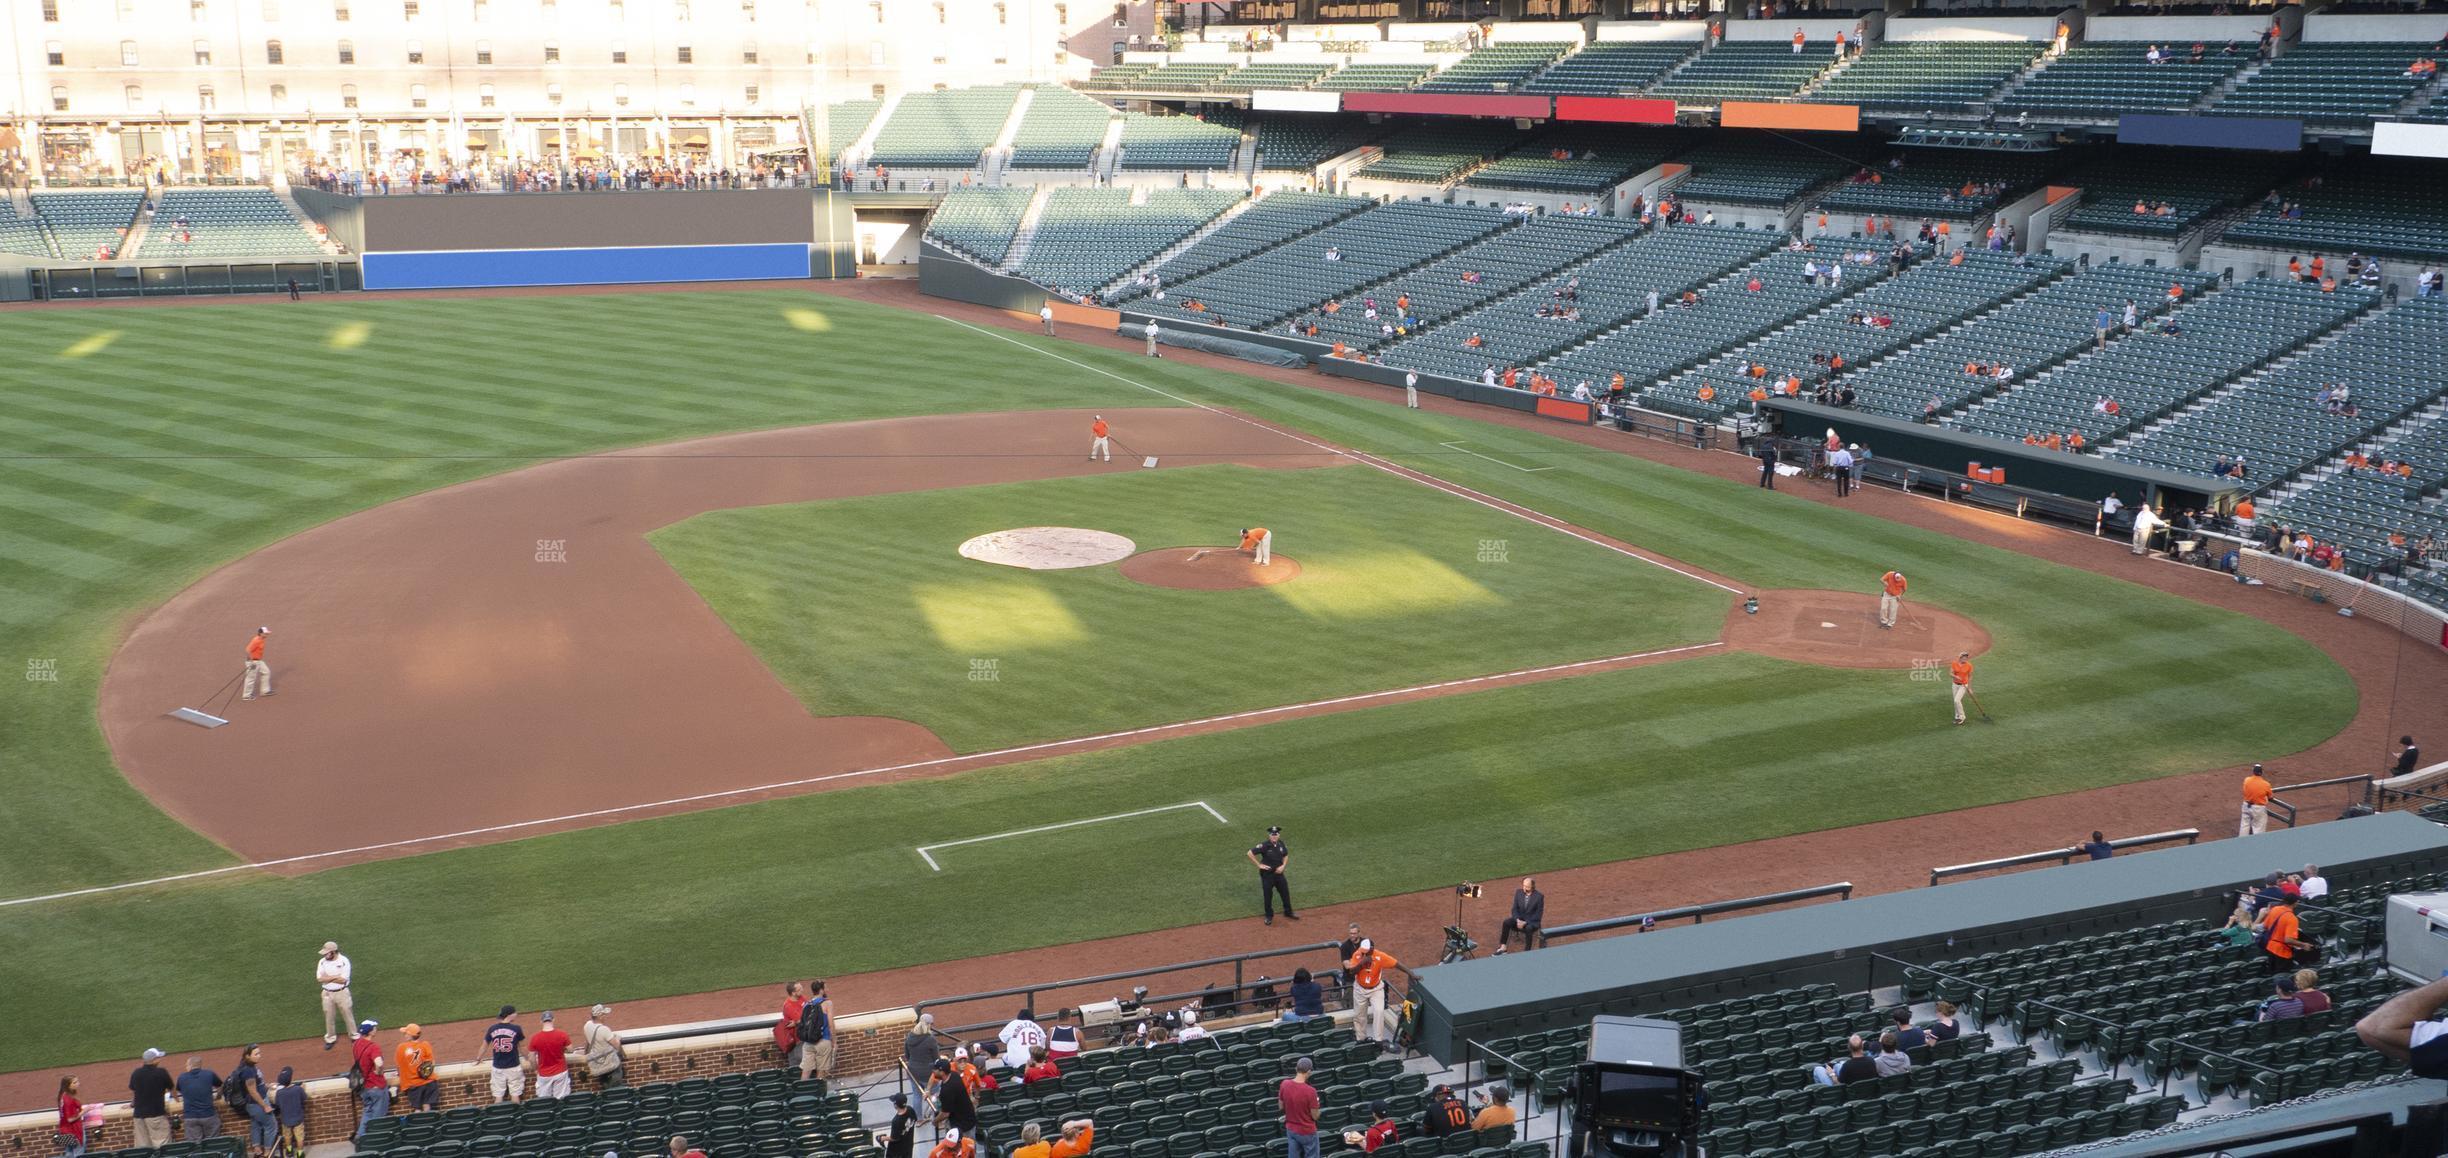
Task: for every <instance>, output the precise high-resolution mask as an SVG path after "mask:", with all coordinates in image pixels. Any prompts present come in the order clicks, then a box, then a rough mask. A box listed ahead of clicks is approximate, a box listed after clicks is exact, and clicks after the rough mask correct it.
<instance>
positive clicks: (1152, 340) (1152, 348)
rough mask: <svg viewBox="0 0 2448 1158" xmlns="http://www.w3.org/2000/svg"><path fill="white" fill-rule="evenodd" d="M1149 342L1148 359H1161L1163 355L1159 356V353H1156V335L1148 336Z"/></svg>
mask: <svg viewBox="0 0 2448 1158" xmlns="http://www.w3.org/2000/svg"><path fill="white" fill-rule="evenodd" d="M1147 340H1148V352H1147V356H1148V357H1150V358H1155V357H1161V355H1159V354H1157V352H1156V335H1154V334H1149V335H1148V336H1147Z"/></svg>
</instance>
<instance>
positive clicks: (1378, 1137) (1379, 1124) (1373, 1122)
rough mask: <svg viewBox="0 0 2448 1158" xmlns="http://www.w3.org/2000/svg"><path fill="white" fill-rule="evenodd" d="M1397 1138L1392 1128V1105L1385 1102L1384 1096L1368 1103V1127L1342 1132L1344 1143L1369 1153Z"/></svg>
mask: <svg viewBox="0 0 2448 1158" xmlns="http://www.w3.org/2000/svg"><path fill="white" fill-rule="evenodd" d="M1397 1140H1398V1139H1397V1138H1396V1136H1395V1129H1394V1107H1393V1106H1391V1105H1389V1104H1387V1102H1386V1100H1385V1099H1384V1098H1379V1099H1377V1100H1376V1101H1373V1102H1370V1103H1369V1127H1368V1129H1366V1130H1347V1131H1344V1134H1343V1144H1344V1145H1346V1146H1356V1147H1358V1148H1360V1149H1361V1150H1363V1151H1366V1152H1368V1153H1371V1154H1374V1153H1376V1152H1377V1148H1378V1147H1380V1146H1384V1145H1385V1144H1387V1143H1389V1142H1394V1141H1397Z"/></svg>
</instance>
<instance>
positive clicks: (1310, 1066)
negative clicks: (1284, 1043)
mask: <svg viewBox="0 0 2448 1158" xmlns="http://www.w3.org/2000/svg"><path fill="white" fill-rule="evenodd" d="M1316 1068H1317V1059H1316V1058H1311V1057H1304V1058H1302V1059H1300V1060H1299V1061H1296V1062H1293V1063H1292V1069H1293V1071H1294V1072H1295V1073H1304V1074H1305V1073H1308V1072H1309V1071H1311V1070H1314V1069H1316Z"/></svg>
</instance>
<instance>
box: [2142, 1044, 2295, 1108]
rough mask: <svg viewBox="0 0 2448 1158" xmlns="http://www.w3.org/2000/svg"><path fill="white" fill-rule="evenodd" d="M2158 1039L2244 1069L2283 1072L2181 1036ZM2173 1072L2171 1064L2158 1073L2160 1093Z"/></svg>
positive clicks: (2146, 1074) (2164, 1091) (2271, 1072)
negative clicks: (2223, 1060)
mask: <svg viewBox="0 0 2448 1158" xmlns="http://www.w3.org/2000/svg"><path fill="white" fill-rule="evenodd" d="M2160 1040H2162V1041H2165V1042H2167V1043H2168V1047H2169V1048H2171V1049H2189V1050H2192V1051H2193V1052H2195V1053H2197V1054H2200V1055H2202V1056H2203V1057H2215V1058H2223V1059H2225V1060H2227V1061H2231V1062H2234V1063H2235V1064H2237V1065H2240V1066H2243V1067H2244V1068H2246V1069H2253V1070H2259V1071H2261V1072H2262V1073H2265V1074H2275V1073H2283V1072H2284V1071H2282V1070H2278V1069H2273V1068H2271V1067H2269V1066H2265V1065H2262V1064H2261V1063H2260V1062H2256V1061H2246V1060H2244V1059H2243V1058H2240V1057H2237V1056H2235V1055H2234V1054H2231V1053H2221V1052H2219V1051H2218V1050H2215V1049H2211V1048H2210V1047H2208V1046H2205V1045H2195V1044H2193V1043H2192V1042H2189V1041H2186V1040H2185V1039H2183V1038H2181V1037H2170V1038H2161V1039H2160ZM2175 1073H2176V1071H2175V1067H2173V1066H2171V1067H2169V1068H2168V1069H2167V1070H2165V1071H2164V1072H2162V1073H2161V1074H2160V1075H2159V1092H2160V1093H2161V1094H2165V1093H2167V1089H2168V1079H2169V1078H2171V1077H2174V1076H2175ZM2149 1076H2150V1071H2148V1070H2144V1071H2143V1077H2144V1078H2146V1079H2147V1078H2148V1077H2149ZM2178 1096H2180V1097H2181V1096H2182V1095H2178ZM2204 1104H2207V1103H2204Z"/></svg>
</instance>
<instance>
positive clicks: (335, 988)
mask: <svg viewBox="0 0 2448 1158" xmlns="http://www.w3.org/2000/svg"><path fill="white" fill-rule="evenodd" d="M352 972H354V970H353V969H352V967H351V966H350V965H349V959H348V958H347V957H346V956H343V955H342V954H341V952H340V943H339V942H337V941H325V942H323V952H322V955H321V956H320V957H318V958H317V959H316V960H315V985H316V986H317V987H319V988H320V989H321V990H322V991H323V1048H324V1049H326V1050H328V1049H330V1048H332V1047H333V1046H334V1045H337V1044H338V1043H339V1041H340V1038H339V1035H338V1034H336V1033H335V1032H333V1028H332V1027H333V1026H334V1025H335V1024H338V1025H347V1024H349V1023H351V1022H353V1021H355V1020H357V1008H356V999H355V998H354V997H352V996H351V995H350V990H349V983H350V974H351V973H352ZM334 1017H337V1018H338V1019H339V1020H338V1021H337V1022H334V1020H333V1018H334Z"/></svg>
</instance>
